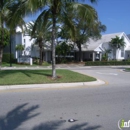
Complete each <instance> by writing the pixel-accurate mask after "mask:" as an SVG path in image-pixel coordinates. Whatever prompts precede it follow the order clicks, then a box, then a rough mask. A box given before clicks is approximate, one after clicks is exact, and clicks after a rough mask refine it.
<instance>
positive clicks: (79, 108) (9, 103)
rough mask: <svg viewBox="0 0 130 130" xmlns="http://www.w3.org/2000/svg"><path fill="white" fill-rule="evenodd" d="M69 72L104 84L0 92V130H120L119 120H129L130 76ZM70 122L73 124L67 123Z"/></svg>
mask: <svg viewBox="0 0 130 130" xmlns="http://www.w3.org/2000/svg"><path fill="white" fill-rule="evenodd" d="M69 69H71V70H73V71H77V72H80V73H84V74H88V75H91V76H94V77H96V78H99V79H102V80H104V81H106V84H105V85H101V86H91V87H90V86H86V87H82V88H79V87H77V88H67V89H46V90H42V89H31V90H29V89H28V90H24V89H23V90H10V91H0V130H119V128H118V121H119V120H120V119H124V120H125V121H128V120H130V73H129V72H123V71H121V70H122V68H120V67H117V68H115V67H91V68H87V67H85V68H84V67H82V68H79V69H78V68H69ZM71 118H73V119H75V120H76V121H75V122H72V123H70V122H68V120H69V119H71ZM127 129H130V128H126V130H127ZM123 130H125V129H124V128H123Z"/></svg>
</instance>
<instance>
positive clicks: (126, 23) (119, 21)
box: [92, 0, 130, 34]
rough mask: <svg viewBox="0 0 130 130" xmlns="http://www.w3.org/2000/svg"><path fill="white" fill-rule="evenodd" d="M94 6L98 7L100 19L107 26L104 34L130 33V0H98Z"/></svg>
mask: <svg viewBox="0 0 130 130" xmlns="http://www.w3.org/2000/svg"><path fill="white" fill-rule="evenodd" d="M92 6H93V7H94V8H95V9H96V11H97V13H98V17H99V20H100V21H101V22H102V24H104V25H106V27H107V30H106V32H105V33H103V34H109V33H117V32H125V33H126V34H130V0H98V2H97V4H92Z"/></svg>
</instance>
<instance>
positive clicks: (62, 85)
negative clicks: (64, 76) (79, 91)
mask: <svg viewBox="0 0 130 130" xmlns="http://www.w3.org/2000/svg"><path fill="white" fill-rule="evenodd" d="M103 84H105V82H104V81H102V80H99V79H97V81H93V82H77V83H53V84H29V85H6V86H0V90H11V89H29V88H31V89H34V88H35V89H37V88H42V89H48V88H74V87H84V86H98V85H103Z"/></svg>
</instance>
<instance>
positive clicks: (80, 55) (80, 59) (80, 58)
mask: <svg viewBox="0 0 130 130" xmlns="http://www.w3.org/2000/svg"><path fill="white" fill-rule="evenodd" d="M78 48H79V61H80V62H83V60H82V50H81V43H79V46H78Z"/></svg>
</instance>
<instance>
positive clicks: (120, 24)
mask: <svg viewBox="0 0 130 130" xmlns="http://www.w3.org/2000/svg"><path fill="white" fill-rule="evenodd" d="M87 4H88V2H87ZM89 4H90V3H89ZM91 5H92V6H93V7H94V8H95V9H96V11H97V13H98V17H99V20H100V21H101V22H102V24H105V25H106V27H107V30H106V32H105V33H103V34H109V33H117V32H125V33H126V34H130V0H98V2H97V4H91ZM36 17H37V16H36V15H35V16H34V15H33V18H32V17H31V16H30V17H26V18H25V20H26V21H29V20H30V19H35V18H36Z"/></svg>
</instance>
